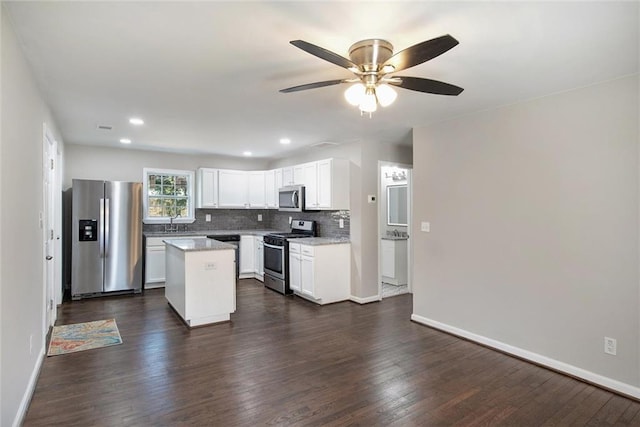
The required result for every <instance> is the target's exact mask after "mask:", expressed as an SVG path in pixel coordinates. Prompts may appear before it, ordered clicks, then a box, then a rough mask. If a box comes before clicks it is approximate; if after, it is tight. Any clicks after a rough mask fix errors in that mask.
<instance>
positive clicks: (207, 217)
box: [204, 214, 211, 222]
mask: <svg viewBox="0 0 640 427" xmlns="http://www.w3.org/2000/svg"><path fill="white" fill-rule="evenodd" d="M204 220H205V221H206V222H211V214H206V215H205V216H204Z"/></svg>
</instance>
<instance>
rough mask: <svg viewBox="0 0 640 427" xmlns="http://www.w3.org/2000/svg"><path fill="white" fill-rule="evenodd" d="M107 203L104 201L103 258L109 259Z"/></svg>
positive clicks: (106, 200)
mask: <svg viewBox="0 0 640 427" xmlns="http://www.w3.org/2000/svg"><path fill="white" fill-rule="evenodd" d="M109 201H110V199H104V257H105V258H109V243H110V242H109V240H110V239H109V213H110V212H109V210H110V207H109Z"/></svg>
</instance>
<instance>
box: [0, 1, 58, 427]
mask: <svg viewBox="0 0 640 427" xmlns="http://www.w3.org/2000/svg"><path fill="white" fill-rule="evenodd" d="M3 8H4V6H2V7H0V10H1V9H3ZM1 19H2V30H1V31H2V42H1V43H2V45H1V62H0V64H1V65H0V69H1V73H2V81H1V87H0V93H1V106H2V109H1V120H0V122H1V123H2V129H1V145H0V150H1V151H0V152H1V155H0V206H2V209H1V212H2V213H1V216H0V231H1V236H2V238H1V239H0V255H1V257H0V261H1V262H0V289H2V294H1V297H2V298H1V300H0V338H1V344H0V345H1V348H2V352H1V354H2V360H1V362H2V364H1V365H0V395H1V396H2V399H0V402H1V403H0V425H3V426H9V425H13V424H17V423H18V422H19V421H20V417H21V416H22V414H23V411H24V410H26V405H27V404H28V399H29V398H30V392H31V390H32V387H33V386H35V380H36V376H37V373H38V368H39V366H40V363H41V361H42V357H43V355H44V350H45V348H44V346H45V338H46V334H45V333H46V331H45V330H44V329H45V327H44V299H45V297H44V296H45V288H44V280H43V264H44V260H43V243H42V242H43V232H42V230H41V229H40V227H39V221H38V214H39V213H40V212H42V211H43V206H44V204H43V184H42V182H43V179H42V176H43V175H42V156H43V153H42V141H43V122H46V123H47V125H48V126H49V128H50V129H51V130H52V131H53V133H54V135H55V137H56V138H57V139H58V141H59V142H61V140H60V138H59V135H58V133H57V132H56V130H55V125H54V123H53V120H52V119H51V116H50V114H49V111H48V109H47V107H46V105H45V104H44V102H43V100H42V98H41V96H40V93H39V91H38V88H37V87H36V85H35V83H34V80H33V78H32V75H31V71H30V69H29V67H28V66H27V64H26V62H25V59H24V57H23V55H22V52H21V51H20V49H19V47H18V43H17V41H16V38H15V35H14V33H13V30H12V28H11V23H10V21H9V19H8V14H7V13H6V11H3V13H2V17H1ZM30 337H33V349H32V351H30V346H29V341H30Z"/></svg>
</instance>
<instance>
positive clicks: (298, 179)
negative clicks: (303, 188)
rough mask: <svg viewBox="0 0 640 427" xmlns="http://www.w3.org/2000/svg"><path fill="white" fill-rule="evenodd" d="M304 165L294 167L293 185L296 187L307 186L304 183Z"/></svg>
mask: <svg viewBox="0 0 640 427" xmlns="http://www.w3.org/2000/svg"><path fill="white" fill-rule="evenodd" d="M304 179H305V175H304V165H295V166H294V167H293V184H294V185H306V184H307V183H306V182H305V181H304Z"/></svg>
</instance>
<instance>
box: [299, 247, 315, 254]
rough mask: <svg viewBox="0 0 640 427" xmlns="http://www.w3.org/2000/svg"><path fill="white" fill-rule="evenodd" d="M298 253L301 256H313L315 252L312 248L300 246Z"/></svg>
mask: <svg viewBox="0 0 640 427" xmlns="http://www.w3.org/2000/svg"><path fill="white" fill-rule="evenodd" d="M300 252H301V253H302V255H307V256H314V253H315V250H314V248H313V246H307V245H300Z"/></svg>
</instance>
